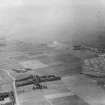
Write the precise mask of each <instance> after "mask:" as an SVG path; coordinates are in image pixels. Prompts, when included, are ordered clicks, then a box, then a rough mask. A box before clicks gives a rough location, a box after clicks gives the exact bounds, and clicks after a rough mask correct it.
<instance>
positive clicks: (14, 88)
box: [3, 70, 20, 105]
mask: <svg viewBox="0 0 105 105" xmlns="http://www.w3.org/2000/svg"><path fill="white" fill-rule="evenodd" d="M3 71H4V72H5V73H6V74H7V75H8V76H9V77H10V78H11V79H12V80H13V90H14V93H15V98H16V105H20V103H19V99H18V95H17V91H16V86H15V78H14V77H13V76H11V74H10V73H9V71H7V70H3Z"/></svg>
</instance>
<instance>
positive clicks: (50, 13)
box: [0, 0, 105, 41]
mask: <svg viewBox="0 0 105 105" xmlns="http://www.w3.org/2000/svg"><path fill="white" fill-rule="evenodd" d="M104 13H105V2H104V0H0V37H5V38H7V39H9V40H14V39H19V40H31V41H36V40H40V41H42V40H55V39H58V40H71V39H72V38H76V39H78V38H81V37H83V36H88V37H90V36H91V35H96V34H97V33H98V34H100V33H102V32H104V28H105V14H104Z"/></svg>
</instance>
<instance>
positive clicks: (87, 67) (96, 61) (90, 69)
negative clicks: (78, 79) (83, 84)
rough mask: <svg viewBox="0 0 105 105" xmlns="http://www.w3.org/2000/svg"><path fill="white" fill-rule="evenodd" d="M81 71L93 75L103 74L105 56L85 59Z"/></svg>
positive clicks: (104, 74)
mask: <svg viewBox="0 0 105 105" xmlns="http://www.w3.org/2000/svg"><path fill="white" fill-rule="evenodd" d="M82 73H84V74H88V75H94V76H105V57H104V56H99V57H94V58H89V59H85V60H84V62H83V71H82Z"/></svg>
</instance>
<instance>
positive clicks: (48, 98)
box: [0, 46, 105, 105]
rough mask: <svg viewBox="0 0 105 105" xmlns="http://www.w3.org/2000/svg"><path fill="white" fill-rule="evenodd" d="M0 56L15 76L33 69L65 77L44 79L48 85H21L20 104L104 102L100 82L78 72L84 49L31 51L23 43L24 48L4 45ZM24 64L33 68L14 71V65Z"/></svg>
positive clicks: (102, 104)
mask: <svg viewBox="0 0 105 105" xmlns="http://www.w3.org/2000/svg"><path fill="white" fill-rule="evenodd" d="M15 47H16V46H15ZM15 49H16V48H15ZM34 51H35V52H34ZM38 52H40V54H39V53H38ZM82 55H83V56H82ZM0 56H1V60H0V63H1V64H0V68H1V69H2V70H7V71H8V72H9V73H10V74H11V75H12V76H13V77H14V78H16V79H17V78H22V77H25V76H27V75H30V74H33V73H34V74H39V75H47V74H55V75H58V76H61V78H62V79H61V80H60V81H54V82H47V83H43V84H44V85H47V86H48V89H43V90H32V85H30V86H25V87H21V88H18V89H17V94H18V98H19V102H20V105H105V101H104V97H105V90H104V89H102V88H101V87H99V86H97V85H96V81H94V80H92V79H90V78H88V77H86V76H84V75H80V74H79V73H80V72H81V69H82V68H81V64H82V60H83V59H84V56H85V57H86V54H82V52H73V51H72V50H71V49H64V48H63V49H61V48H60V49H55V48H45V49H44V48H42V49H41V47H40V49H38V48H33V49H32V52H31V49H29V51H27V50H26V49H25V50H24V48H23V46H22V51H14V50H13V49H12V50H9V51H8V50H5V49H4V50H3V51H2V53H1V55H0ZM81 57H82V58H81ZM81 59H82V60H81ZM25 67H31V68H32V69H33V71H29V72H26V73H16V72H14V71H12V69H13V68H17V69H21V68H25Z"/></svg>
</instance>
